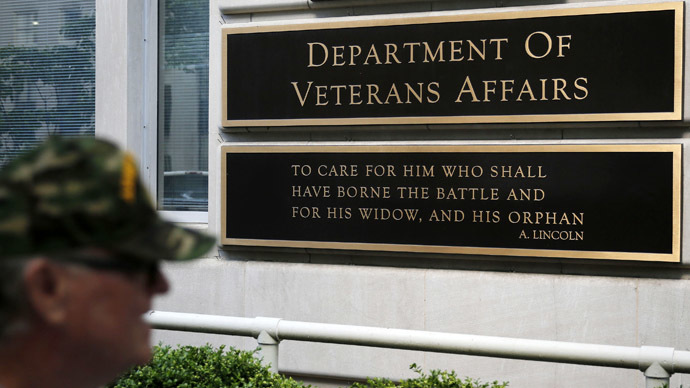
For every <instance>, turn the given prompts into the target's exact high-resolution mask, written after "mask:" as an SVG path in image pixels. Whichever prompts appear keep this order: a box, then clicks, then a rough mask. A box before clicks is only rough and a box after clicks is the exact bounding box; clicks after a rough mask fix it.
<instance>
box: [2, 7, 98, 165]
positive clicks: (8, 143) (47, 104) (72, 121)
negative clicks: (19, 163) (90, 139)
mask: <svg viewBox="0 0 690 388" xmlns="http://www.w3.org/2000/svg"><path fill="white" fill-rule="evenodd" d="M94 12H95V1H94V0H70V1H65V0H52V1H50V0H47V1H36V0H2V1H1V2H0V25H1V26H9V27H10V28H3V29H0V166H2V165H3V164H5V163H7V162H8V161H9V160H11V159H13V158H14V157H16V156H17V155H19V154H20V153H21V152H23V151H24V150H28V149H30V148H33V147H34V146H35V145H36V144H37V143H40V142H41V141H42V140H43V139H45V138H46V137H47V136H49V135H63V136H93V135H94V122H95V90H94V89H95V69H94V64H95V47H94V43H95V37H94V31H95V18H94Z"/></svg>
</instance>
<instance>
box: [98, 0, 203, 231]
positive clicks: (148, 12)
mask: <svg viewBox="0 0 690 388" xmlns="http://www.w3.org/2000/svg"><path fill="white" fill-rule="evenodd" d="M95 1H96V47H97V49H96V136H98V137H103V138H108V139H110V140H113V141H115V142H116V143H118V144H119V145H120V146H121V147H123V148H124V149H127V150H129V151H130V152H132V153H134V154H135V155H136V156H137V159H138V163H139V166H138V167H139V171H140V175H141V177H142V180H143V182H144V185H145V186H146V188H147V190H148V191H149V194H150V195H151V199H152V200H153V201H154V202H157V201H156V199H157V198H158V179H159V177H160V176H161V175H162V171H158V167H159V165H160V164H159V160H158V159H159V157H158V139H159V137H158V92H159V85H158V69H159V66H158V63H159V53H158V38H159V33H158V32H159V26H158V0H123V1H112V0H95ZM117 37H120V38H119V39H116V38H117ZM123 117H124V118H125V119H123ZM123 123H126V124H124V125H123ZM209 202H210V201H209ZM156 208H158V204H157V203H156ZM158 212H159V214H160V215H161V217H163V218H165V219H168V220H171V221H173V222H177V223H190V224H208V221H209V219H208V214H209V213H208V211H206V212H199V211H170V210H158Z"/></svg>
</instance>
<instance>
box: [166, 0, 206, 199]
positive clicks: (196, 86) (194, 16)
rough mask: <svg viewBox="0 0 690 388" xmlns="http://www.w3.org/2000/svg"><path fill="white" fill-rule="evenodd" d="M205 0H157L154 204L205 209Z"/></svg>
mask: <svg viewBox="0 0 690 388" xmlns="http://www.w3.org/2000/svg"><path fill="white" fill-rule="evenodd" d="M208 7H209V3H208V1H207V0H160V1H159V4H158V24H159V27H158V28H159V30H158V36H159V38H158V50H159V53H158V170H159V172H158V190H157V193H158V201H157V202H158V207H159V209H160V210H171V211H196V212H205V211H207V209H208V28H209V27H208V19H209V10H208Z"/></svg>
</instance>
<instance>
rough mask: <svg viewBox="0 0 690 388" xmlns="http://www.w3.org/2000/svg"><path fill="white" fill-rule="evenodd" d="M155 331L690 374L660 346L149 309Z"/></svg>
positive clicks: (679, 354) (685, 363)
mask: <svg viewBox="0 0 690 388" xmlns="http://www.w3.org/2000/svg"><path fill="white" fill-rule="evenodd" d="M146 319H147V321H148V322H149V323H150V324H151V325H152V326H153V327H154V328H156V329H168V330H182V331H196V332H202V333H215V334H228V335H239V336H252V337H254V338H257V337H258V336H259V334H260V333H262V332H264V333H268V334H269V335H271V336H272V337H273V338H275V339H276V340H277V341H281V340H297V341H309V342H324V343H337V344H349V345H360V346H372V347H382V348H395V349H408V350H422V351H430V352H441V353H455V354H467V355H475V356H487V357H500V358H512V359H522V360H535V361H549V362H560V363H568V364H581V365H596V366H608V367H616V368H627V369H639V370H641V371H646V370H647V369H648V368H649V367H650V366H652V365H653V364H654V363H658V364H659V365H660V366H662V367H663V368H664V369H665V370H666V371H667V372H668V373H671V374H672V373H688V372H690V352H687V351H679V350H675V349H672V348H661V347H649V346H642V347H627V346H614V345H596V344H580V343H571V342H559V341H543V340H532V339H519V338H505V337H489V336H480V335H468V334H454V333H441V332H429V331H419V330H401V329H385V328H379V327H366V326H350V325H335V324H325V323H310V322H298V321H286V320H281V319H278V318H236V317H221V316H215V315H202V314H186V313H174V312H165V311H150V312H149V313H148V314H147V316H146Z"/></svg>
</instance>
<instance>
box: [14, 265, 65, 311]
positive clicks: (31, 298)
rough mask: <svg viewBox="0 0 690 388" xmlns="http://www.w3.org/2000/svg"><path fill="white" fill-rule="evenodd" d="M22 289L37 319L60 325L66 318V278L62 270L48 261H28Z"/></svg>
mask: <svg viewBox="0 0 690 388" xmlns="http://www.w3.org/2000/svg"><path fill="white" fill-rule="evenodd" d="M24 287H25V289H26V296H27V299H28V302H29V304H30V305H31V307H32V308H33V311H34V313H35V314H36V316H37V318H39V319H40V320H42V321H45V322H46V323H52V324H61V323H62V322H64V320H65V318H66V316H67V296H68V294H69V293H68V278H67V273H66V272H65V270H64V268H61V267H60V266H59V265H58V264H56V263H54V262H51V261H50V260H47V259H43V258H37V259H33V260H30V261H29V263H27V265H26V268H25V270H24Z"/></svg>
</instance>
